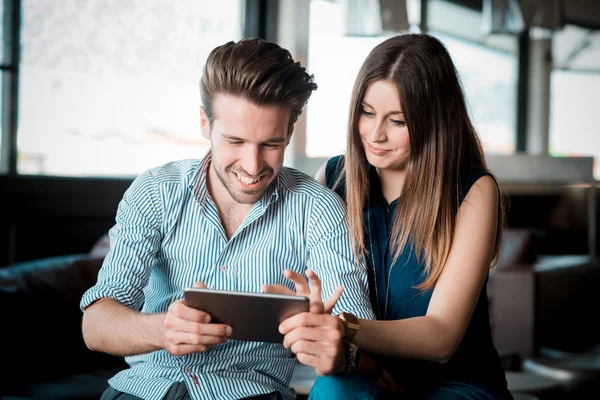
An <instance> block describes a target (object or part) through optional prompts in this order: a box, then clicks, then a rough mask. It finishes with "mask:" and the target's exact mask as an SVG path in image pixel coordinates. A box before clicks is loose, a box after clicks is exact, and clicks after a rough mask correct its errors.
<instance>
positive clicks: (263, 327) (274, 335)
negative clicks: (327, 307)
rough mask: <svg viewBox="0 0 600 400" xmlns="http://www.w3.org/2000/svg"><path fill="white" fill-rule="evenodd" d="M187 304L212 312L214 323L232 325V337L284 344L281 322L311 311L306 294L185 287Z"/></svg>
mask: <svg viewBox="0 0 600 400" xmlns="http://www.w3.org/2000/svg"><path fill="white" fill-rule="evenodd" d="M184 299H185V303H186V305H188V306H189V307H193V308H197V309H198V310H202V311H204V312H207V313H208V314H210V315H211V318H212V320H211V322H215V323H222V324H227V325H229V326H231V328H232V329H233V333H232V334H231V339H234V340H248V341H255V342H271V343H283V335H282V334H281V333H279V329H278V328H279V324H280V323H281V322H283V321H284V320H285V319H287V318H289V317H291V316H292V315H295V314H297V313H300V312H307V311H308V310H309V300H308V297H306V296H295V295H283V294H271V293H251V292H234V291H225V290H213V289H199V288H191V287H189V288H185V291H184Z"/></svg>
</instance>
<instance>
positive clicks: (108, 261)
mask: <svg viewBox="0 0 600 400" xmlns="http://www.w3.org/2000/svg"><path fill="white" fill-rule="evenodd" d="M210 160H211V152H210V151H209V152H208V153H207V155H206V157H204V158H203V160H181V161H177V162H172V163H168V164H165V165H163V166H160V167H157V168H154V169H150V170H148V171H146V172H145V173H143V174H141V175H140V176H139V177H138V178H136V179H135V181H134V182H133V183H132V185H131V187H130V188H129V189H128V190H127V191H126V192H125V194H124V196H123V199H122V200H121V202H120V204H119V207H118V210H117V217H116V224H115V225H114V226H113V228H111V230H110V231H109V235H110V242H111V246H110V252H109V253H108V255H107V256H106V258H105V260H104V264H103V266H102V269H101V270H100V273H99V275H98V281H97V283H96V284H95V285H94V286H93V287H92V288H90V289H89V290H88V291H87V292H86V293H84V295H83V297H82V299H81V309H82V310H83V309H85V308H86V307H87V306H89V305H90V304H92V303H93V302H94V301H96V300H98V299H100V298H103V297H108V298H113V299H116V300H118V301H119V302H121V303H122V304H124V305H126V306H128V307H131V308H133V309H137V310H141V312H144V313H157V312H166V311H167V308H168V307H169V305H170V304H171V303H173V302H174V301H176V300H178V299H181V298H183V289H184V288H185V287H187V286H192V284H193V283H194V282H197V281H201V282H204V283H205V284H206V286H207V287H208V288H211V289H222V290H238V291H246V292H260V291H261V285H262V284H280V285H286V286H288V287H290V288H293V285H292V284H291V283H290V282H289V281H288V280H287V279H286V278H285V277H284V276H283V270H284V269H290V270H293V271H296V272H298V273H301V274H304V271H305V270H306V269H307V268H311V269H313V270H314V271H315V272H316V274H317V275H318V276H319V277H320V278H321V280H322V282H323V297H324V298H328V297H329V295H330V294H331V293H332V292H333V291H334V289H335V288H336V287H337V286H338V285H340V284H342V285H343V286H344V288H345V291H344V294H343V295H342V297H341V299H340V301H339V302H338V304H337V306H336V309H335V310H334V313H338V312H339V311H341V310H345V311H349V312H352V313H354V314H356V315H357V316H359V317H361V318H367V319H372V318H374V314H373V311H372V308H371V304H370V301H369V296H368V284H367V273H366V268H365V266H364V265H362V264H360V265H357V264H356V263H355V262H354V257H353V254H352V250H351V245H350V240H349V235H348V224H347V221H346V218H345V208H344V207H345V206H344V204H343V202H342V201H341V199H340V198H339V197H338V196H337V195H336V194H334V193H333V192H331V191H329V189H327V188H325V187H323V186H321V185H320V184H319V183H318V182H316V181H315V180H314V179H312V178H311V177H309V176H307V175H305V174H303V173H301V172H298V171H296V170H294V169H290V168H285V167H284V168H282V170H281V172H280V173H279V175H278V177H277V179H276V180H275V181H274V182H273V183H272V184H271V185H270V187H269V189H268V190H267V192H266V193H265V196H264V197H263V198H262V199H261V200H259V201H258V202H257V203H256V204H254V205H253V207H252V209H251V211H250V213H249V214H248V216H247V217H246V219H245V220H244V221H243V222H242V224H241V225H240V227H239V228H238V230H237V231H236V233H235V234H234V235H233V237H232V238H231V239H230V240H227V238H226V235H225V231H224V229H223V227H222V225H221V223H220V219H219V215H218V211H217V208H216V207H215V204H214V202H213V200H212V199H211V197H210V195H209V194H208V191H207V188H206V176H207V172H208V167H209V165H210ZM125 360H126V361H127V362H128V364H129V365H130V366H131V368H129V369H126V370H124V371H122V372H120V373H118V374H117V375H115V376H114V377H112V378H111V379H110V380H109V383H110V385H111V386H113V387H114V388H115V389H117V390H120V391H122V392H126V393H131V394H133V395H135V396H138V397H141V398H143V399H149V400H158V399H162V398H163V396H165V394H166V393H167V391H168V390H169V388H170V386H171V385H172V384H173V383H174V382H185V384H186V386H187V388H188V391H189V394H190V396H191V398H192V399H223V400H225V399H239V398H243V397H249V396H253V395H258V394H262V393H270V392H274V391H278V392H280V393H281V394H282V396H283V398H284V399H294V398H295V394H294V391H293V390H292V389H291V388H290V387H289V381H290V378H291V375H292V372H293V369H294V365H295V357H294V355H293V353H291V351H290V350H287V349H285V348H284V347H283V346H282V345H280V344H273V343H261V342H246V341H236V340H230V341H228V342H226V343H223V344H219V345H217V346H215V347H213V348H211V349H209V350H207V351H205V352H201V353H193V354H189V355H185V356H179V357H176V356H173V355H171V354H169V353H168V352H167V351H165V350H158V351H154V352H151V353H146V354H140V355H136V356H131V357H126V358H125Z"/></svg>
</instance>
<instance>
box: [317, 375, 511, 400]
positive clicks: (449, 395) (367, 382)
mask: <svg viewBox="0 0 600 400" xmlns="http://www.w3.org/2000/svg"><path fill="white" fill-rule="evenodd" d="M395 398H398V399H411V400H412V399H419V400H501V399H512V395H511V394H510V392H508V390H507V391H506V392H505V393H502V394H501V393H498V392H496V391H495V390H493V389H491V388H488V387H485V386H483V385H478V384H469V383H464V382H449V381H446V382H439V385H438V386H436V387H433V388H431V389H428V390H427V391H425V392H424V393H418V394H417V393H397V394H392V393H390V392H387V391H386V390H385V389H383V388H382V387H380V386H378V385H377V384H376V383H375V382H374V381H373V380H371V379H369V378H366V377H364V376H362V375H360V374H358V373H348V374H338V375H331V376H327V377H321V376H320V377H318V378H317V380H316V381H315V383H314V385H313V387H312V390H311V391H310V394H309V396H308V399H309V400H344V399H346V400H384V399H395Z"/></svg>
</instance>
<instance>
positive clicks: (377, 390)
mask: <svg viewBox="0 0 600 400" xmlns="http://www.w3.org/2000/svg"><path fill="white" fill-rule="evenodd" d="M383 399H384V389H383V388H382V387H381V386H378V385H377V384H376V383H375V381H373V380H372V379H369V378H367V377H365V376H364V375H361V374H359V373H357V372H350V373H345V374H336V375H330V376H319V377H318V378H317V379H316V380H315V383H314V384H313V387H312V389H311V391H310V393H309V395H308V400H383Z"/></svg>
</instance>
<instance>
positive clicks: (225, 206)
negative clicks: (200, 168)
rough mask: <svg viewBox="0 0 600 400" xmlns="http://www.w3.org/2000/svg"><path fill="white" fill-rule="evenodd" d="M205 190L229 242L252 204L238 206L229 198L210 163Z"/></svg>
mask: <svg viewBox="0 0 600 400" xmlns="http://www.w3.org/2000/svg"><path fill="white" fill-rule="evenodd" d="M206 188H207V190H208V193H209V194H210V196H211V198H212V199H213V201H214V203H215V206H216V207H217V211H218V212H219V219H220V220H221V225H222V226H223V229H224V230H225V235H226V236H227V239H228V240H229V239H231V237H232V236H233V235H234V234H235V232H236V231H237V229H238V228H239V226H240V225H241V224H242V222H243V221H244V219H245V218H246V216H247V215H248V213H249V212H250V210H251V209H252V206H253V204H240V203H238V202H237V201H235V200H234V199H233V198H232V197H231V195H230V194H229V192H228V191H227V189H226V188H225V187H224V186H223V184H222V183H221V181H220V179H219V177H218V176H217V173H216V172H215V170H214V166H213V165H212V162H211V164H210V165H209V166H208V173H207V174H206Z"/></svg>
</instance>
